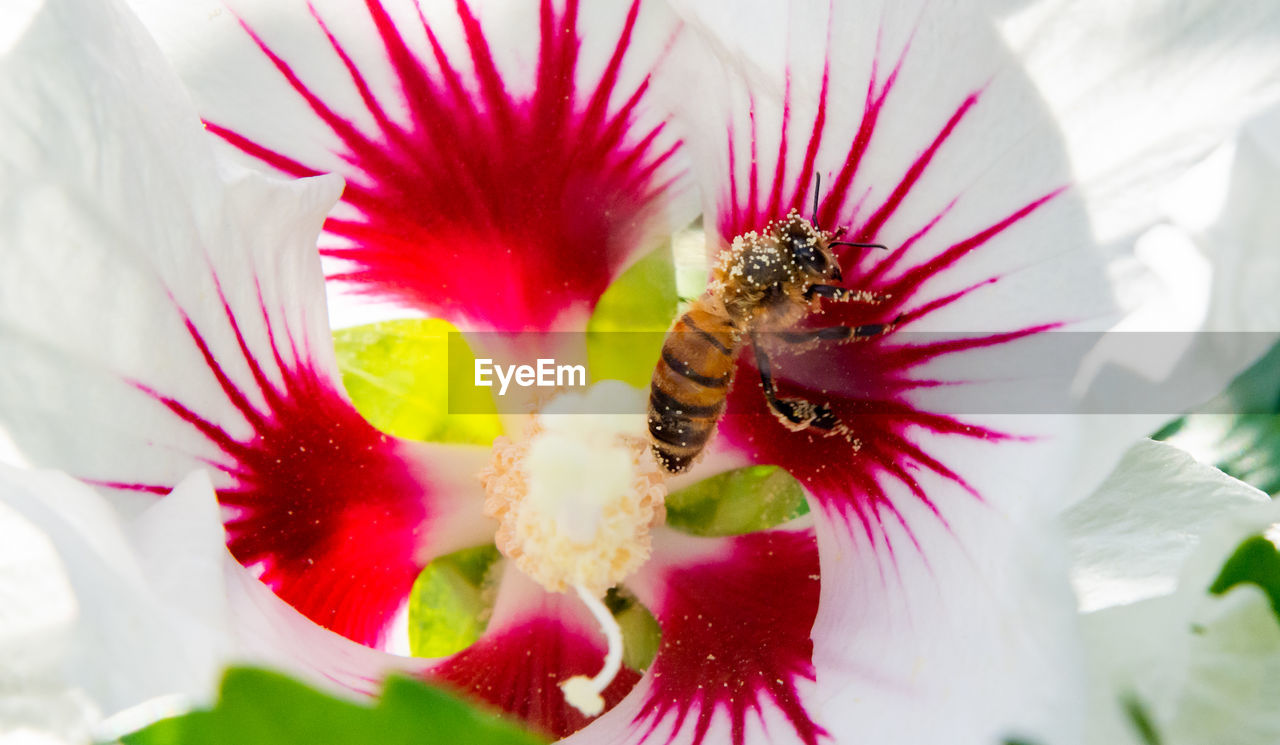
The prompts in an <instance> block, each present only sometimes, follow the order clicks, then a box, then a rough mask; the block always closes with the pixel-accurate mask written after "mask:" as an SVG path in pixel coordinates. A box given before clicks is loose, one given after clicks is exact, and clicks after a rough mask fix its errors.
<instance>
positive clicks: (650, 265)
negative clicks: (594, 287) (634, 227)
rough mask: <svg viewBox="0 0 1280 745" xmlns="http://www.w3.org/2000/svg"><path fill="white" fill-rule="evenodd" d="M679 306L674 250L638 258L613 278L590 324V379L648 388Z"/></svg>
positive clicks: (664, 249)
mask: <svg viewBox="0 0 1280 745" xmlns="http://www.w3.org/2000/svg"><path fill="white" fill-rule="evenodd" d="M678 302H679V298H678V297H677V295H676V279H675V270H674V269H673V267H672V260H671V247H670V246H663V247H662V248H659V249H658V250H656V251H654V252H652V253H650V254H649V255H648V256H645V257H644V258H642V259H640V260H639V261H637V262H636V263H635V264H633V265H632V266H631V267H630V268H629V269H627V270H626V271H625V272H623V273H622V276H620V277H618V278H617V279H616V280H614V282H613V284H611V285H609V288H608V289H607V290H605V292H604V294H603V295H601V296H600V302H599V303H597V304H596V308H595V311H594V312H593V313H592V314H591V318H590V319H589V320H588V321H587V363H588V369H589V370H590V371H591V380H592V381H593V382H595V381H600V380H621V381H623V382H625V383H629V384H631V385H633V386H636V387H637V388H648V387H649V380H650V378H652V377H653V368H654V367H655V366H656V365H657V364H658V355H659V354H661V353H662V342H663V339H665V338H666V333H667V329H669V328H670V327H671V322H672V321H673V320H674V319H675V316H676V305H677V303H678Z"/></svg>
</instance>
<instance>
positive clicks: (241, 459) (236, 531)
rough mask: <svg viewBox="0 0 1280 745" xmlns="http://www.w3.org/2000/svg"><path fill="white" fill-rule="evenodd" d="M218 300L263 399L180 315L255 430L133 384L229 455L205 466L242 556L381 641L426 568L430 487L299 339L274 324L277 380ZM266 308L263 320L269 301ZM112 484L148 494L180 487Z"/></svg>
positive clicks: (280, 587)
mask: <svg viewBox="0 0 1280 745" xmlns="http://www.w3.org/2000/svg"><path fill="white" fill-rule="evenodd" d="M222 307H223V309H224V311H225V314H226V318H227V320H228V323H229V325H230V327H231V330H232V331H233V332H234V334H235V337H236V340H237V343H238V346H239V351H240V354H241V355H242V356H243V358H244V360H245V362H247V363H248V366H249V370H250V372H251V374H252V376H253V380H254V387H255V388H256V389H257V390H258V392H259V393H261V395H262V398H263V400H264V401H265V406H263V407H261V408H259V407H257V406H255V405H254V404H253V403H252V402H251V401H250V399H249V397H248V396H247V395H246V394H245V392H244V391H243V390H241V389H240V387H239V386H238V385H237V384H236V383H235V381H233V380H232V379H231V377H230V376H229V375H228V374H227V372H226V370H225V368H224V366H223V363H222V362H221V361H219V359H218V358H217V357H216V356H215V354H214V353H213V351H212V349H211V348H210V347H209V344H208V343H207V342H206V340H205V335H204V334H202V333H201V331H200V329H199V328H197V326H196V324H195V323H193V322H192V321H191V320H190V319H189V318H187V316H186V314H185V313H183V318H184V319H186V326H187V331H188V333H189V335H190V337H191V340H192V342H193V343H194V344H195V346H196V347H197V349H199V351H200V353H201V355H202V356H203V357H204V361H205V363H206V364H207V365H208V368H209V370H210V372H211V373H212V374H213V376H214V378H215V379H216V381H217V384H218V386H219V388H220V389H221V391H222V393H223V394H225V395H226V397H227V400H228V401H230V403H231V404H232V405H233V406H234V407H235V409H236V411H238V412H239V413H240V414H241V415H243V416H244V418H245V419H246V420H247V421H248V423H249V424H250V425H251V427H252V428H253V434H252V435H251V436H249V437H247V438H241V439H237V438H236V437H234V436H233V435H232V434H231V433H229V432H228V431H227V430H226V428H224V427H223V426H221V425H219V424H217V423H216V422H214V421H212V420H210V419H209V418H207V417H206V416H204V415H202V414H200V413H199V412H197V411H195V410H193V409H192V408H191V407H189V406H187V405H186V404H184V403H182V402H181V401H179V400H177V399H175V398H173V397H171V396H167V395H165V394H164V393H163V392H161V391H157V390H153V389H151V388H147V387H145V386H142V385H138V386H137V387H138V388H139V389H140V390H142V391H143V392H145V393H147V394H148V395H150V396H152V397H153V398H155V399H156V400H157V401H159V402H160V403H161V404H163V405H164V406H165V407H166V408H167V409H169V411H170V412H172V413H173V414H174V415H175V416H176V417H178V418H179V419H181V420H182V421H184V422H186V423H187V424H189V425H190V426H191V427H193V428H194V429H196V430H197V431H198V432H200V434H202V435H203V436H204V437H206V438H207V439H208V440H209V441H210V442H211V443H213V444H214V445H215V446H216V447H217V448H218V450H219V451H220V452H221V453H222V455H223V456H224V457H223V458H222V459H219V460H215V461H213V462H210V463H209V465H210V466H211V467H212V468H214V469H215V470H217V471H221V472H222V473H223V474H224V475H225V476H226V477H227V480H228V481H229V482H230V483H227V484H225V485H223V486H220V487H219V488H218V489H217V493H218V501H219V502H220V503H221V504H222V505H223V506H224V507H227V508H230V512H231V516H230V517H229V518H227V520H226V528H227V546H228V548H229V549H230V550H231V553H232V554H233V555H234V556H235V557H236V559H237V560H239V561H240V563H242V564H244V565H245V566H250V567H254V566H256V567H259V568H261V571H262V574H261V579H262V581H263V582H264V583H266V584H267V585H268V586H270V587H271V588H272V589H273V590H274V591H275V592H276V594H277V595H279V596H280V597H281V598H283V599H284V600H285V601H286V602H288V603H289V604H290V605H292V606H293V607H295V608H297V609H298V610H299V611H300V612H302V613H303V614H305V615H306V616H307V617H308V618H310V619H311V620H313V621H315V622H316V623H318V624H320V625H322V626H324V627H326V628H328V629H330V630H332V631H335V632H337V633H339V634H342V635H343V636H346V637H347V638H349V639H352V640H353V641H357V642H360V643H362V644H366V645H369V646H379V645H380V644H381V642H382V641H383V638H384V634H385V631H386V629H387V627H388V626H389V625H390V623H391V621H392V618H393V616H394V615H395V613H396V612H397V611H398V609H399V608H400V606H401V604H402V603H403V602H404V599H405V598H406V597H408V594H409V590H410V589H411V587H412V586H413V582H414V580H415V579H416V578H417V576H418V573H419V572H420V571H421V570H422V566H423V565H422V563H421V561H420V560H419V559H418V558H417V557H418V556H419V555H420V553H419V552H420V546H419V536H420V535H421V534H422V532H423V531H424V530H425V528H426V527H427V525H428V521H429V520H430V519H431V516H430V514H429V511H428V506H429V499H430V493H431V488H430V486H429V485H428V484H426V483H424V482H423V481H422V480H421V479H420V478H418V477H416V476H415V475H414V474H412V473H411V472H410V471H409V469H408V467H407V464H406V463H405V461H404V460H403V459H402V458H401V457H400V455H399V454H398V452H397V451H396V443H395V441H394V440H392V439H391V438H388V437H387V436H386V435H384V434H382V433H381V432H378V431H377V430H376V429H374V428H373V427H372V426H370V425H369V424H368V423H367V422H366V421H365V420H364V419H363V418H362V417H361V416H360V414H359V413H358V412H357V411H356V410H355V409H354V408H353V407H352V406H351V404H350V403H349V402H348V401H347V400H346V399H345V398H344V397H343V396H342V395H341V394H340V393H339V392H338V391H337V390H336V389H335V387H334V382H333V381H332V380H330V379H329V378H328V376H326V375H324V374H322V373H320V372H318V371H317V370H316V369H315V368H314V366H312V365H310V364H309V363H308V362H306V361H305V359H306V358H305V356H300V354H299V350H298V348H297V346H296V344H295V343H294V342H293V340H292V339H290V340H289V341H288V342H287V343H288V344H289V350H290V351H291V353H292V356H293V359H294V360H297V362H296V363H287V362H286V361H285V359H284V356H283V354H282V353H281V348H280V347H279V346H278V343H277V339H276V337H275V335H274V333H272V332H270V331H269V332H268V334H269V339H270V342H271V351H272V357H273V360H272V361H273V362H274V364H275V366H276V369H277V370H279V372H280V373H281V376H282V382H281V383H278V384H277V383H274V382H272V381H271V380H270V378H269V377H268V375H267V371H266V369H265V368H264V366H263V362H264V361H263V360H259V359H258V358H256V357H255V356H254V354H253V353H252V352H251V350H250V348H249V345H248V343H247V342H246V340H245V337H244V335H243V333H242V331H241V327H240V324H239V322H238V321H237V319H236V317H235V316H234V315H233V313H232V311H231V308H230V306H229V305H228V304H227V302H226V299H225V298H223V301H222ZM179 312H182V311H181V310H179ZM262 312H263V319H264V322H267V321H266V316H267V311H266V307H265V305H264V306H263V309H262ZM267 328H268V329H270V324H269V322H267ZM303 354H304V355H305V350H303ZM215 483H220V480H219V479H216V478H215ZM104 485H106V486H112V487H115V488H122V489H132V490H137V491H147V492H152V493H166V492H168V491H169V489H171V488H172V487H173V485H172V484H122V483H111V484H104Z"/></svg>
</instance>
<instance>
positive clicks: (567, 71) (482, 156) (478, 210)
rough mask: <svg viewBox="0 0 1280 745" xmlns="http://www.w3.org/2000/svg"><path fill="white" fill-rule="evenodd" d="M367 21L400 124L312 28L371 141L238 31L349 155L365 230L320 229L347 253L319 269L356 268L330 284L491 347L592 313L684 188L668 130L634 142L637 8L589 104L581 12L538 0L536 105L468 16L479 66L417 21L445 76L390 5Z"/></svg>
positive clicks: (305, 167)
mask: <svg viewBox="0 0 1280 745" xmlns="http://www.w3.org/2000/svg"><path fill="white" fill-rule="evenodd" d="M365 4H366V6H367V9H368V13H369V17H370V20H371V22H372V24H373V25H374V27H375V29H376V33H377V36H378V38H379V40H380V43H381V46H382V51H383V53H384V54H385V58H386V61H387V64H388V65H389V66H390V68H391V70H392V72H393V73H394V76H395V79H396V81H397V82H398V85H399V91H400V100H399V101H395V102H394V106H395V107H396V108H395V109H391V108H389V107H388V104H387V103H385V102H382V101H379V100H378V99H377V98H376V97H375V96H374V94H373V93H372V91H371V89H370V86H369V84H368V82H367V80H366V76H365V74H364V73H362V71H361V70H360V69H359V67H357V65H356V64H355V62H354V61H353V60H352V56H351V55H350V54H349V53H348V50H347V49H346V48H344V46H343V44H342V42H340V41H339V40H338V38H337V37H336V36H335V35H334V34H333V33H331V32H330V31H329V29H328V28H327V27H326V26H325V24H324V21H323V19H322V18H321V17H320V15H319V14H318V13H316V12H315V11H314V10H313V11H312V15H313V18H314V20H315V22H316V23H317V24H318V25H319V26H320V27H321V29H322V30H323V31H324V32H325V34H326V35H327V37H328V39H329V43H330V45H331V47H332V50H333V53H334V54H335V55H336V56H337V57H338V58H339V59H340V60H341V61H342V63H343V65H344V66H345V68H346V70H347V72H348V74H349V77H350V79H351V82H352V84H353V85H354V86H355V87H356V90H357V91H358V93H359V95H360V99H361V101H362V102H363V106H364V108H365V109H366V110H367V112H368V113H369V114H370V115H371V116H372V118H373V120H374V122H375V123H376V127H377V131H373V132H366V131H362V130H361V129H360V127H359V126H358V125H357V124H355V123H354V122H353V120H352V119H350V118H348V117H345V116H343V115H342V114H340V113H339V112H337V111H335V110H334V109H333V108H332V107H331V106H330V105H329V104H327V103H326V102H325V101H324V99H323V97H322V95H321V94H320V93H318V92H316V91H315V90H313V89H312V88H311V87H310V86H309V85H308V83H306V82H304V81H303V79H302V77H303V76H302V75H301V73H299V72H295V71H294V70H293V69H292V68H291V67H290V65H289V64H288V62H287V61H286V60H284V59H283V58H281V57H280V56H279V55H277V54H276V53H275V52H273V51H272V49H271V47H270V46H269V45H268V44H267V43H266V42H265V41H264V40H263V39H262V38H260V37H259V36H258V35H257V34H256V33H255V32H254V30H253V29H251V28H249V26H248V25H245V29H246V31H247V32H248V33H249V34H250V36H251V37H252V38H253V40H254V41H255V42H256V43H257V45H258V47H259V48H260V49H261V50H262V52H263V53H264V54H265V55H267V57H268V58H269V59H270V61H271V63H272V64H273V65H274V66H275V68H276V69H277V70H278V71H279V73H280V74H281V75H282V76H283V77H284V78H285V79H286V80H287V82H288V83H289V85H290V86H291V87H292V88H293V89H294V90H295V91H296V92H297V93H298V95H300V96H302V97H303V98H304V99H305V101H306V103H307V105H308V106H309V107H310V108H311V110H312V111H313V112H314V113H315V115H316V116H317V117H318V118H319V119H320V120H321V121H322V122H323V123H324V125H325V126H326V127H327V128H328V129H330V130H331V131H332V132H333V134H335V135H336V136H337V138H338V139H339V140H340V141H341V143H342V148H343V152H341V153H340V155H341V157H342V158H343V160H344V161H345V162H347V163H349V164H350V171H349V172H344V174H343V175H344V176H346V177H347V188H346V191H345V193H344V195H343V201H344V202H345V203H346V204H347V205H349V206H350V207H352V208H354V210H355V212H356V213H357V214H358V217H354V218H345V219H344V218H337V217H334V218H331V219H330V220H329V221H328V222H327V223H326V225H325V228H326V230H327V232H328V233H329V234H330V235H331V236H335V237H337V238H339V239H342V240H341V242H342V243H343V245H341V246H340V247H337V246H335V247H331V248H328V249H325V250H324V253H326V254H327V255H329V256H332V257H336V258H340V259H346V260H348V261H349V262H351V265H352V266H354V268H352V269H350V270H349V271H344V272H342V273H340V274H336V275H333V276H332V277H331V279H334V280H341V281H345V282H348V283H352V285H353V286H354V287H355V288H356V289H358V290H359V291H360V292H363V293H366V294H368V295H370V296H376V297H379V298H382V299H390V300H394V301H398V302H400V303H402V304H405V305H408V306H410V307H415V308H418V309H420V310H422V311H424V312H427V313H431V314H437V315H442V316H444V317H446V318H449V319H451V320H455V321H463V322H471V323H477V324H480V325H482V326H484V327H488V328H493V329H505V330H524V329H536V330H547V329H550V328H552V327H553V326H554V325H555V324H556V321H557V317H559V316H560V315H561V313H562V312H564V311H566V310H568V309H571V308H578V307H581V308H583V309H586V310H589V309H590V308H591V307H592V306H594V304H595V302H596V300H597V299H598V298H599V297H600V295H601V293H603V292H604V290H605V288H606V287H607V286H608V284H609V282H610V281H611V280H612V279H613V278H614V277H615V276H616V275H617V273H618V272H619V271H620V269H621V267H622V265H623V264H624V263H625V262H626V261H627V260H628V259H629V258H630V257H631V256H632V255H633V254H634V253H635V251H636V249H637V248H639V247H641V246H642V245H643V244H644V242H645V241H646V240H647V237H648V235H647V232H648V231H647V225H648V224H649V223H650V222H651V218H652V217H653V216H654V214H655V210H656V209H658V207H659V206H660V203H661V202H662V201H663V199H664V198H665V196H666V192H668V191H669V190H670V189H671V188H672V185H673V183H674V179H675V178H677V177H676V176H674V175H672V174H671V169H670V167H669V166H670V164H671V162H672V159H673V157H674V156H675V154H676V152H677V151H678V149H679V147H680V144H679V142H678V141H669V140H668V139H667V138H664V136H663V129H664V125H663V124H661V123H659V124H655V125H653V126H651V127H649V128H648V129H647V130H641V129H640V128H639V127H637V126H636V121H637V118H638V117H639V116H640V114H641V112H642V111H643V110H644V108H645V106H646V103H647V100H646V95H647V93H648V89H649V78H648V77H647V76H646V77H645V78H644V79H643V80H642V81H641V82H640V83H639V84H637V85H636V87H635V88H634V90H626V89H624V88H623V87H622V83H621V82H620V78H621V75H620V72H621V70H622V67H623V62H624V59H625V58H626V56H627V55H628V53H629V52H631V51H633V49H632V43H633V34H634V32H635V30H636V26H637V20H638V18H639V15H640V11H641V0H632V2H631V4H630V7H629V10H628V13H627V16H626V19H625V22H624V24H623V26H622V29H621V31H620V33H619V36H618V39H617V43H616V45H615V46H616V51H615V52H614V53H613V55H612V57H611V58H610V59H609V61H608V63H607V64H606V65H605V67H604V70H603V71H602V72H601V74H600V77H599V79H598V80H596V81H595V82H594V87H593V88H591V89H590V90H583V89H580V87H579V85H580V82H579V81H578V72H579V62H580V60H579V46H580V44H579V37H578V33H577V23H578V15H579V0H568V2H566V3H565V7H564V9H563V11H559V12H558V11H556V10H555V9H554V8H553V6H552V3H551V0H541V3H540V6H539V34H540V38H541V44H540V48H539V53H538V60H537V78H536V87H535V88H534V90H533V92H532V93H531V94H528V96H527V97H520V96H518V95H516V94H513V93H512V92H511V91H510V90H509V87H508V85H507V84H506V83H505V82H504V80H503V78H502V75H501V73H500V72H499V69H498V66H497V62H496V61H495V59H494V55H493V52H492V50H491V48H490V46H489V42H488V41H487V40H486V37H485V33H484V29H483V28H482V27H481V25H480V22H479V20H478V19H477V18H476V16H475V14H474V13H473V12H472V10H471V8H470V7H469V5H468V3H467V2H466V1H465V0H457V1H456V3H455V5H456V10H457V14H458V17H459V18H460V20H461V23H462V29H463V33H464V37H465V41H466V46H467V50H468V53H469V58H470V59H469V62H470V65H469V66H468V65H459V64H458V63H457V62H456V61H455V60H452V59H450V57H449V56H448V54H447V53H446V51H445V50H444V48H443V46H442V45H441V43H440V41H439V39H438V37H437V33H436V32H435V31H433V29H432V26H431V25H430V24H429V23H428V22H427V21H426V19H424V18H421V16H420V20H421V29H420V30H421V33H422V34H423V35H424V36H425V41H426V43H425V46H427V47H429V48H430V50H431V55H430V56H431V62H432V63H433V64H434V65H435V66H437V67H438V71H437V72H436V73H435V74H432V73H431V72H429V71H428V68H427V64H426V60H423V59H419V58H418V57H417V56H416V55H417V53H416V52H415V51H414V49H413V46H412V45H411V44H410V39H409V38H408V37H406V36H405V35H404V32H403V31H402V30H401V29H398V28H396V26H395V24H394V23H393V22H392V19H391V17H390V15H389V14H388V12H387V10H386V8H385V7H384V6H383V4H382V2H381V1H380V0H366V3H365ZM419 12H421V11H419ZM673 33H674V30H673ZM468 68H470V69H472V70H474V73H472V72H470V71H469V70H468ZM611 107H613V110H610V108H611ZM399 114H404V115H405V116H403V117H399V118H403V119H407V123H399V120H398V118H397V115H399ZM208 128H209V130H210V131H211V132H213V133H214V134H216V135H218V136H220V137H222V138H223V139H225V140H226V141H227V142H229V143H230V144H232V145H234V146H235V147H237V148H239V149H240V150H242V151H243V152H245V153H247V154H248V155H250V156H253V157H255V158H257V159H259V160H261V161H263V162H264V163H266V164H268V165H270V166H272V167H274V168H276V169H278V170H280V171H283V172H284V173H287V174H291V175H294V176H307V175H313V174H315V173H316V169H315V167H314V165H312V164H306V163H302V162H300V161H298V160H296V159H294V158H292V157H290V156H289V155H288V154H287V153H285V152H281V151H277V150H272V149H270V148H267V147H265V146H263V145H262V144H260V143H257V142H254V141H253V140H252V139H250V138H248V137H246V136H244V135H242V134H240V133H237V132H236V131H235V129H234V127H228V126H223V125H220V124H218V123H216V122H209V123H208Z"/></svg>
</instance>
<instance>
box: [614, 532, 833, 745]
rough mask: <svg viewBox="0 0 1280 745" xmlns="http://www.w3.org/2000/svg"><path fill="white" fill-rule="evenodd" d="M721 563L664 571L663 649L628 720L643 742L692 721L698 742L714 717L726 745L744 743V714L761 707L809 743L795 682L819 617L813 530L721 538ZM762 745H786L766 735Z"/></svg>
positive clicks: (812, 744) (813, 733)
mask: <svg viewBox="0 0 1280 745" xmlns="http://www.w3.org/2000/svg"><path fill="white" fill-rule="evenodd" d="M726 540H727V541H729V542H730V545H731V549H730V551H729V553H728V554H727V556H726V557H725V558H722V559H716V560H710V561H701V562H695V563H691V564H687V565H681V566H676V567H674V568H672V569H669V570H667V571H666V572H665V573H664V576H663V579H664V580H665V581H664V583H663V586H662V588H661V593H662V595H661V597H660V598H659V599H658V601H657V604H656V605H657V607H656V608H653V609H652V610H653V611H654V614H655V615H656V617H657V619H658V622H659V623H660V624H661V626H662V642H661V644H660V646H659V647H658V654H657V656H656V657H655V658H654V660H653V666H652V667H651V668H650V674H651V676H652V685H651V687H650V688H649V690H648V691H647V692H646V698H645V701H644V704H643V706H642V707H641V710H640V713H639V715H638V716H637V718H636V723H637V724H638V725H639V726H645V724H646V723H647V732H646V740H647V739H648V737H649V736H651V735H653V733H654V732H655V731H656V730H657V728H658V726H659V725H661V724H663V723H664V722H667V721H668V720H670V721H671V724H672V725H673V735H672V739H674V733H675V732H679V731H681V730H682V729H683V728H684V727H685V724H686V722H687V721H688V720H689V719H690V717H693V721H694V724H693V732H692V742H693V744H694V745H700V744H701V743H702V742H703V741H704V740H705V739H706V736H707V732H708V730H709V729H710V727H711V725H712V724H713V723H714V722H715V720H716V719H717V717H722V718H725V719H727V721H728V723H729V731H730V734H731V737H732V742H733V745H742V743H743V742H745V738H746V725H747V714H748V713H749V712H752V711H754V712H755V713H756V714H757V715H759V714H760V712H761V709H760V705H761V702H762V701H763V700H766V699H767V700H768V701H770V702H771V703H772V705H773V706H774V707H775V708H777V709H778V710H779V711H781V712H782V713H783V715H784V716H785V717H786V720H787V722H788V723H790V725H791V727H792V729H793V730H794V733H795V737H796V738H798V739H799V741H800V742H803V743H805V745H816V743H817V742H818V738H819V737H822V736H825V735H826V734H827V733H826V732H825V731H824V730H823V729H822V727H820V726H818V725H817V724H815V723H814V722H813V720H812V719H811V718H810V716H809V714H808V712H806V711H805V709H804V707H803V706H802V705H801V702H800V696H799V693H798V691H797V685H798V682H799V681H800V680H809V681H812V680H813V679H814V669H813V663H812V659H813V641H812V640H811V639H810V638H809V632H810V629H812V628H813V619H814V617H815V616H816V614H817V612H818V590H819V583H818V548H817V543H816V542H815V540H814V537H813V533H812V531H805V532H789V531H773V532H768V533H753V534H750V535H744V536H738V537H736V538H731V539H726ZM768 734H769V739H770V741H779V742H780V741H784V740H785V741H788V742H790V741H791V739H792V738H791V737H790V734H789V733H788V735H787V736H784V735H783V734H782V733H778V732H770V733H768Z"/></svg>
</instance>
